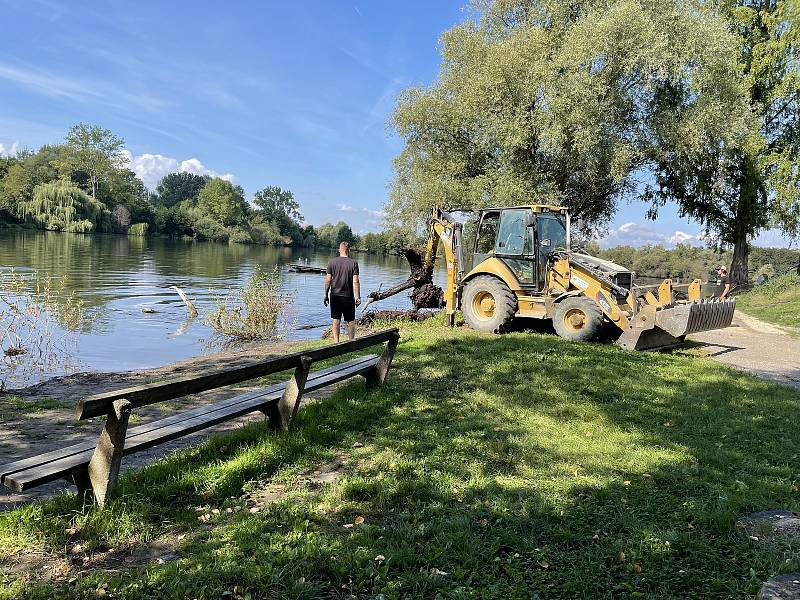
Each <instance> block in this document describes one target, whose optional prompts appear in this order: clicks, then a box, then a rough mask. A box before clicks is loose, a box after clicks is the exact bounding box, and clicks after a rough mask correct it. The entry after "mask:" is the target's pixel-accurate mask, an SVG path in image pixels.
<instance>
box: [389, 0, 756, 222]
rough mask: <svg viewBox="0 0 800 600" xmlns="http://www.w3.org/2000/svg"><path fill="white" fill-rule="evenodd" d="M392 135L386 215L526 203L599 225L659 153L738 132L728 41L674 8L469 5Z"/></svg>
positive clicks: (708, 21) (521, 1) (697, 16)
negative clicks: (475, 9) (471, 11)
mask: <svg viewBox="0 0 800 600" xmlns="http://www.w3.org/2000/svg"><path fill="white" fill-rule="evenodd" d="M479 6H480V7H481V9H482V10H480V12H479V14H478V15H477V19H472V18H471V19H469V20H467V21H466V22H465V23H463V24H461V25H458V26H456V27H454V28H453V29H451V30H449V31H447V32H445V33H444V34H443V35H442V65H441V68H440V71H439V75H438V78H437V80H436V82H435V83H434V84H433V85H431V86H430V87H428V88H412V89H409V90H406V91H405V92H404V93H403V94H402V96H401V98H400V101H399V103H398V105H397V108H396V110H395V113H394V117H393V124H394V127H395V130H396V131H397V133H398V134H399V135H400V136H401V137H402V138H403V139H404V140H405V147H404V149H403V151H402V152H401V154H400V155H399V156H398V157H397V158H396V160H395V169H396V176H395V179H394V183H393V189H392V195H391V202H390V205H389V214H390V217H392V218H393V219H394V220H396V221H398V222H400V223H406V224H408V223H413V222H416V221H418V220H419V219H420V217H425V216H426V215H427V213H428V211H429V209H430V208H431V207H432V206H433V205H435V204H439V205H444V206H446V207H451V208H452V207H459V208H462V207H464V208H479V207H486V206H508V205H514V204H520V203H530V202H540V203H552V204H560V205H567V206H570V207H571V208H572V210H573V214H574V216H575V217H582V218H584V219H585V220H587V221H588V222H590V223H594V224H603V223H605V222H607V221H608V219H610V217H611V216H612V215H613V214H614V211H615V206H616V204H617V202H618V201H619V200H621V199H622V198H625V197H628V196H630V195H633V194H635V193H636V192H637V189H638V188H637V182H636V175H637V174H639V173H640V172H641V171H642V170H646V169H647V168H649V167H650V166H652V165H653V163H654V160H655V159H656V158H657V157H659V156H669V155H680V156H686V157H691V158H694V157H696V156H698V155H699V154H700V153H701V151H702V150H703V149H704V147H705V146H706V145H707V144H714V143H719V142H720V141H721V140H728V139H730V138H731V137H734V136H737V135H741V133H742V132H743V131H744V132H746V131H747V128H746V123H745V122H744V114H743V112H742V111H741V110H739V107H740V105H741V94H740V90H739V88H738V87H737V85H735V84H732V83H731V81H732V80H733V81H735V79H736V78H735V65H734V61H733V60H732V52H731V50H732V48H733V47H734V46H735V40H734V38H733V36H731V35H729V34H728V33H727V32H726V31H725V27H724V24H723V23H722V21H721V20H720V19H719V18H717V17H716V16H715V15H714V13H713V12H711V11H699V10H695V9H693V8H692V7H691V6H690V5H689V4H688V3H687V2H684V1H681V0H666V1H647V2H637V1H632V0H614V1H611V2H606V1H602V2H601V1H594V0H582V1H579V2H552V1H546V0H502V1H498V2H481V3H479Z"/></svg>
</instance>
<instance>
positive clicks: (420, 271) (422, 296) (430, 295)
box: [365, 248, 444, 311]
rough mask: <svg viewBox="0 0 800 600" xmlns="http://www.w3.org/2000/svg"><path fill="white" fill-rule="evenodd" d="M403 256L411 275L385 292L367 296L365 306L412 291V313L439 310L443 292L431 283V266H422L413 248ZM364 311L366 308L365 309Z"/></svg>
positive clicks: (404, 252) (421, 258) (419, 254)
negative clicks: (423, 310) (424, 309)
mask: <svg viewBox="0 0 800 600" xmlns="http://www.w3.org/2000/svg"><path fill="white" fill-rule="evenodd" d="M403 255H404V256H405V257H406V260H407V261H408V265H409V267H410V268H411V275H410V276H409V278H408V279H406V280H405V281H404V282H403V283H400V284H398V285H395V286H392V287H390V288H389V289H387V290H378V291H375V292H370V293H369V294H367V298H368V299H369V300H368V301H367V305H369V304H370V303H371V302H377V301H378V300H384V299H386V298H390V297H391V296H394V295H396V294H399V293H400V292H402V291H405V290H413V291H412V292H411V294H410V298H411V304H412V306H413V307H414V309H413V310H414V311H419V310H420V309H423V308H441V307H442V305H443V304H444V290H442V288H440V287H439V286H437V285H434V283H433V264H430V265H427V268H426V265H425V264H424V257H423V255H422V252H420V251H419V250H416V249H415V248H406V249H404V250H403ZM365 309H366V307H365Z"/></svg>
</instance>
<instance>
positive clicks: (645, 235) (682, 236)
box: [600, 221, 706, 248]
mask: <svg viewBox="0 0 800 600" xmlns="http://www.w3.org/2000/svg"><path fill="white" fill-rule="evenodd" d="M705 243H706V238H705V237H704V236H703V235H702V234H698V235H693V234H691V233H686V232H685V231H680V230H675V231H673V232H672V233H669V232H664V231H659V230H658V229H655V228H654V227H652V226H650V225H649V224H646V223H636V222H633V221H631V222H628V223H624V224H622V225H620V226H619V227H617V228H616V229H612V230H611V231H609V232H608V234H607V235H606V236H604V237H603V238H602V239H600V244H601V245H602V246H605V247H607V248H608V247H613V246H634V247H637V246H645V245H647V244H660V245H662V246H666V247H671V246H676V245H678V244H705Z"/></svg>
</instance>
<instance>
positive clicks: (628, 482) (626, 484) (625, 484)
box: [622, 481, 631, 487]
mask: <svg viewBox="0 0 800 600" xmlns="http://www.w3.org/2000/svg"><path fill="white" fill-rule="evenodd" d="M630 484H631V482H630V481H623V482H622V485H624V486H626V487H627V486H629V485H630Z"/></svg>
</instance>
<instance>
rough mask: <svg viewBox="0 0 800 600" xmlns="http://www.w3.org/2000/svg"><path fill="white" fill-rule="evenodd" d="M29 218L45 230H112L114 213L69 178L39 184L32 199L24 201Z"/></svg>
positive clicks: (23, 208) (26, 214)
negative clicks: (67, 179) (112, 215)
mask: <svg viewBox="0 0 800 600" xmlns="http://www.w3.org/2000/svg"><path fill="white" fill-rule="evenodd" d="M22 210H23V213H24V215H25V217H26V218H29V219H31V220H32V221H33V222H34V223H36V224H37V225H39V226H40V227H42V228H43V229H49V230H52V231H72V232H76V233H90V232H92V231H95V230H97V231H110V229H111V212H110V211H109V210H108V209H107V208H106V207H105V205H104V204H103V203H102V202H98V201H97V200H95V199H94V198H92V197H91V196H90V195H89V194H87V193H86V192H84V191H83V190H81V189H80V188H78V187H77V186H75V185H72V184H71V183H69V182H68V181H61V180H59V181H52V182H50V183H43V184H41V185H37V186H36V188H35V189H34V192H33V198H31V200H29V201H27V202H24V203H23V204H22Z"/></svg>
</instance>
